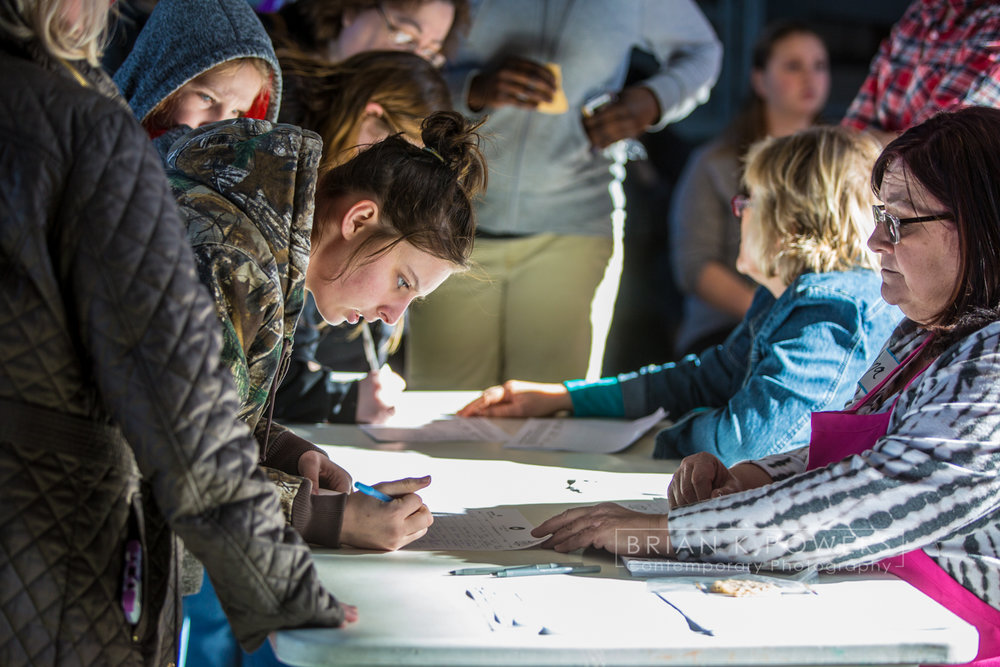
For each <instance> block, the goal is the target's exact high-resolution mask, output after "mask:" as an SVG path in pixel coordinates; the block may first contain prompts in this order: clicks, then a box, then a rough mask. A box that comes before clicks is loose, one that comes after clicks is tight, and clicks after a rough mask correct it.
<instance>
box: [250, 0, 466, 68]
mask: <svg viewBox="0 0 1000 667" xmlns="http://www.w3.org/2000/svg"><path fill="white" fill-rule="evenodd" d="M468 16H469V8H468V0H296V2H291V3H286V4H284V5H283V6H282V7H281V8H280V9H278V11H276V12H273V13H267V14H263V15H262V19H263V20H264V25H265V26H266V27H267V30H268V33H269V34H270V35H271V39H272V40H273V41H274V45H275V47H276V48H277V49H279V50H286V49H287V50H291V51H299V52H301V53H303V54H306V55H311V56H316V57H319V58H321V59H323V60H327V61H329V62H339V61H341V60H344V59H346V58H350V57H351V56H353V55H355V54H357V53H361V52H363V51H382V50H390V51H409V52H410V53H415V54H417V55H418V56H420V57H422V58H424V59H425V60H427V61H429V62H430V63H432V64H433V65H434V66H435V67H440V66H441V65H443V64H444V61H445V58H446V56H447V55H448V54H449V53H450V52H451V50H452V49H453V48H454V46H455V44H456V42H457V41H458V39H459V35H460V34H461V33H462V32H463V31H464V30H465V28H466V26H467V24H468Z"/></svg>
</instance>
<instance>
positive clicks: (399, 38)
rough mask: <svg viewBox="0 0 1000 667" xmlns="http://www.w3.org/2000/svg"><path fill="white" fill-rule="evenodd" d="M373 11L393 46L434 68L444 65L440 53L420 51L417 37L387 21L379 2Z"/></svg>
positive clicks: (428, 50)
mask: <svg viewBox="0 0 1000 667" xmlns="http://www.w3.org/2000/svg"><path fill="white" fill-rule="evenodd" d="M375 11H377V12H378V15H379V16H381V17H382V21H383V22H384V23H385V29H386V30H388V31H389V35H390V37H391V39H392V42H393V44H396V45H397V46H402V47H403V49H404V50H405V51H408V52H409V53H412V54H414V55H418V56H420V57H421V58H423V59H424V60H426V61H427V62H429V63H430V64H431V65H433V66H434V67H441V66H442V65H444V63H445V60H447V59H446V58H445V55H444V54H443V53H441V52H440V51H435V50H433V49H421V48H420V45H419V40H418V38H417V36H416V35H414V34H412V33H410V32H408V31H406V30H404V29H403V28H401V27H400V26H398V25H396V24H395V23H393V22H392V20H391V19H389V16H388V15H387V14H386V13H385V9H383V8H382V3H381V2H377V3H375Z"/></svg>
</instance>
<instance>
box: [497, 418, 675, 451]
mask: <svg viewBox="0 0 1000 667" xmlns="http://www.w3.org/2000/svg"><path fill="white" fill-rule="evenodd" d="M666 416H667V413H666V412H665V411H664V410H663V408H658V409H657V410H656V412H654V413H653V414H651V415H648V416H646V417H642V418H640V419H636V420H635V421H623V420H621V419H563V418H552V419H529V420H528V421H527V422H525V424H524V426H522V427H521V430H520V431H518V432H517V433H516V434H515V435H514V437H512V438H510V440H508V441H507V444H505V445H504V447H510V448H512V449H559V450H565V451H571V452H589V453H592V454H613V453H615V452H620V451H621V450H623V449H625V448H626V447H628V446H629V445H631V444H632V443H633V442H635V441H636V440H638V439H639V436H641V435H642V434H643V433H645V432H646V431H648V430H649V429H651V428H652V427H653V426H654V425H656V423H657V422H658V421H660V420H661V419H664V418H666Z"/></svg>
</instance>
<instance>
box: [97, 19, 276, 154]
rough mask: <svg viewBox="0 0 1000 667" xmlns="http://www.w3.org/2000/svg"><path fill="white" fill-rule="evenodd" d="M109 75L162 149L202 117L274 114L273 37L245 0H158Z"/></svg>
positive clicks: (204, 121)
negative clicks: (112, 75) (129, 48)
mask: <svg viewBox="0 0 1000 667" xmlns="http://www.w3.org/2000/svg"><path fill="white" fill-rule="evenodd" d="M114 80H115V83H116V84H117V85H118V87H119V88H120V89H121V91H122V94H123V95H124V97H125V99H126V100H127V101H128V103H129V106H130V107H131V108H132V111H133V112H134V113H135V115H136V117H137V118H138V119H139V122H140V123H142V126H143V127H145V128H146V130H147V132H149V135H150V138H152V139H153V140H154V142H155V144H156V147H157V149H158V150H159V151H160V154H161V155H164V156H165V155H166V152H167V151H168V150H169V148H170V146H171V144H173V142H174V141H176V140H177V139H178V138H179V137H180V136H181V135H183V134H184V133H185V132H187V131H188V130H191V129H193V128H196V127H200V126H202V125H205V124H208V123H214V122H216V121H220V120H227V119H230V118H241V117H247V118H263V119H266V120H270V121H274V120H276V119H277V117H278V108H279V103H280V101H281V92H282V91H281V86H282V83H281V82H282V78H281V68H280V66H279V65H278V59H277V57H276V56H275V54H274V49H273V48H272V46H271V40H270V39H269V38H268V36H267V33H266V32H265V31H264V27H263V26H262V25H261V24H260V21H259V20H258V19H257V17H256V15H255V14H254V13H253V10H251V9H250V7H249V6H248V5H247V3H246V0H160V2H158V3H157V4H156V7H155V8H154V9H153V12H152V14H150V16H149V19H148V20H147V21H146V23H145V25H144V26H143V29H142V31H141V32H140V33H139V36H138V38H137V39H136V41H135V45H134V46H133V47H132V50H131V51H130V52H129V54H128V56H127V57H126V58H125V61H124V62H123V63H122V65H121V67H119V68H118V70H117V71H116V72H115V75H114Z"/></svg>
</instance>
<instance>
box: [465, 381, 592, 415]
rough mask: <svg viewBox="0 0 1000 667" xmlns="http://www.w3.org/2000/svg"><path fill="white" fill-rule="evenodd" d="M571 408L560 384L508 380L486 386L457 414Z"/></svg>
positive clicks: (539, 412) (544, 412) (532, 412)
mask: <svg viewBox="0 0 1000 667" xmlns="http://www.w3.org/2000/svg"><path fill="white" fill-rule="evenodd" d="M572 409H573V401H572V400H571V399H570V397H569V390H567V389H566V387H565V385H563V384H560V383H554V384H545V383H541V382H523V381H521V380H508V381H507V382H504V383H503V384H502V385H498V386H495V387H490V388H489V389H486V390H485V391H483V393H482V395H481V396H480V397H479V398H477V399H475V400H474V401H472V402H471V403H469V404H468V405H466V406H465V407H464V408H462V409H461V410H459V411H458V413H457V414H458V416H459V417H547V416H549V415H553V414H555V413H557V412H559V411H561V410H572Z"/></svg>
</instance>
